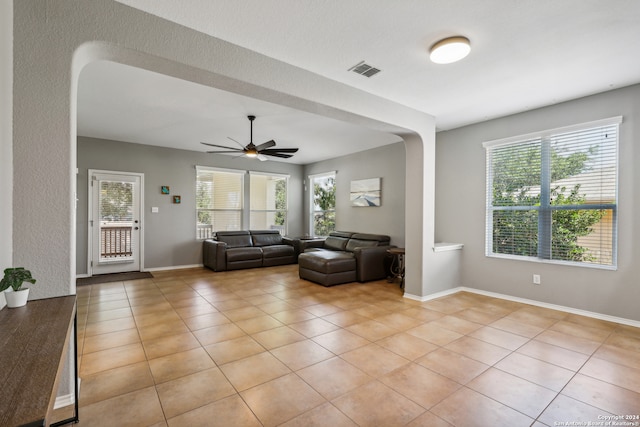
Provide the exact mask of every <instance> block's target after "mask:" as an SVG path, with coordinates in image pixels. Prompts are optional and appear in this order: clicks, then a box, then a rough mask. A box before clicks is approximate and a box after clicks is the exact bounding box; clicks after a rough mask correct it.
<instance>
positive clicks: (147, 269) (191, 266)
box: [143, 264, 204, 271]
mask: <svg viewBox="0 0 640 427" xmlns="http://www.w3.org/2000/svg"><path fill="white" fill-rule="evenodd" d="M199 267H204V264H190V265H172V266H171V267H153V268H145V269H144V270H143V271H165V270H184V269H186V268H199Z"/></svg>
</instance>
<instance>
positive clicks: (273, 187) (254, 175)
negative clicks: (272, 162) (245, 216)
mask: <svg viewBox="0 0 640 427" xmlns="http://www.w3.org/2000/svg"><path fill="white" fill-rule="evenodd" d="M287 184H288V176H286V175H274V174H266V173H260V172H249V210H250V212H249V222H250V228H251V229H253V230H279V231H280V234H283V235H284V234H286V233H287Z"/></svg>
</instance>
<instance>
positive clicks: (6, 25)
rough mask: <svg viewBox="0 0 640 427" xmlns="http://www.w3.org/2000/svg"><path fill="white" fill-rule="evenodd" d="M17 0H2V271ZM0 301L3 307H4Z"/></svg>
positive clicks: (6, 254) (7, 234)
mask: <svg viewBox="0 0 640 427" xmlns="http://www.w3.org/2000/svg"><path fill="white" fill-rule="evenodd" d="M12 85H13V2H12V1H3V2H0V271H2V270H4V269H5V268H7V267H9V266H10V265H11V263H12V259H11V258H12V257H11V250H12V234H13V230H12V227H13V222H12V206H13V192H12V190H13V138H12V135H13V132H12V129H13V88H12ZM2 305H3V304H2V302H1V301H0V307H2Z"/></svg>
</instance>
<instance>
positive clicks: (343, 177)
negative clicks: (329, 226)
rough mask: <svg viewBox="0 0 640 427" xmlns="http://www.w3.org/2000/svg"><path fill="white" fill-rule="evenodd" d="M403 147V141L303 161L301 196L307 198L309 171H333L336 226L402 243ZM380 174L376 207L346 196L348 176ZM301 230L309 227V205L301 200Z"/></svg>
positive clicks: (313, 172)
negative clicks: (353, 202)
mask: <svg viewBox="0 0 640 427" xmlns="http://www.w3.org/2000/svg"><path fill="white" fill-rule="evenodd" d="M405 158H406V154H405V147H404V143H403V142H398V143H396V144H392V145H387V146H384V147H380V148H375V149H372V150H367V151H362V152H360V153H355V154H352V155H349V156H343V157H337V158H335V159H330V160H325V161H322V162H318V163H314V164H311V165H307V166H306V167H305V169H304V178H305V180H307V181H306V184H307V185H306V186H305V188H306V192H305V199H304V200H309V190H310V186H309V181H308V176H309V175H315V174H320V173H324V172H330V171H336V172H337V174H336V229H337V230H345V231H358V232H362V233H375V234H386V235H389V236H391V243H392V244H394V245H396V246H400V247H402V246H404V243H405V237H404V232H405V209H404V206H405ZM378 177H380V178H382V179H381V188H382V204H381V206H380V207H366V208H365V207H354V206H351V202H350V200H349V193H350V186H351V181H352V180H358V179H367V178H378ZM304 209H305V210H304V212H305V215H304V217H305V227H306V228H305V230H308V229H309V228H308V227H309V218H310V206H309V203H306V202H305V204H304Z"/></svg>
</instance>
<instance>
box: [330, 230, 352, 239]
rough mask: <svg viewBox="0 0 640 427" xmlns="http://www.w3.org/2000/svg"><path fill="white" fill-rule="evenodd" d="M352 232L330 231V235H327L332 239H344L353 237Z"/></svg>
mask: <svg viewBox="0 0 640 427" xmlns="http://www.w3.org/2000/svg"><path fill="white" fill-rule="evenodd" d="M353 234H354V233H353V232H352V231H332V232H331V233H329V236H333V237H345V238H347V239H348V238H349V237H351V236H353Z"/></svg>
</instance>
